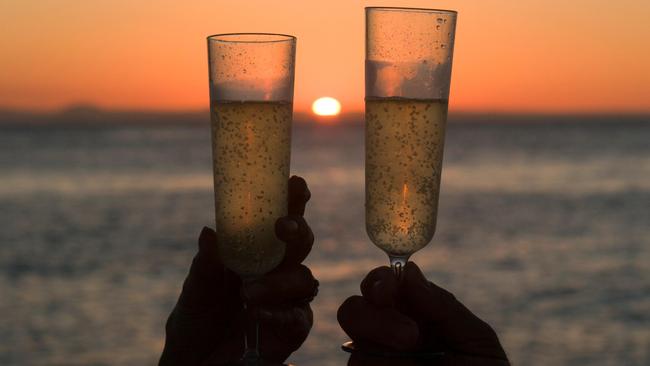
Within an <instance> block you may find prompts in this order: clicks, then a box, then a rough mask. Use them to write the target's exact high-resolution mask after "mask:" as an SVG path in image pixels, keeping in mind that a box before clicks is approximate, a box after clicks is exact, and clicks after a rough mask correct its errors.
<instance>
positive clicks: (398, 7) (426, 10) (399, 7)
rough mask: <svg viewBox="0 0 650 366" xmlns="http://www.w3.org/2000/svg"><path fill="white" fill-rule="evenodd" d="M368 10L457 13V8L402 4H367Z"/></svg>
mask: <svg viewBox="0 0 650 366" xmlns="http://www.w3.org/2000/svg"><path fill="white" fill-rule="evenodd" d="M368 10H384V11H403V12H414V13H434V14H449V15H457V14H458V12H457V11H456V10H447V9H429V8H407V7H401V6H366V11H368Z"/></svg>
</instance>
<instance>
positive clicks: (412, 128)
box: [366, 98, 447, 256]
mask: <svg viewBox="0 0 650 366" xmlns="http://www.w3.org/2000/svg"><path fill="white" fill-rule="evenodd" d="M446 121H447V101H446V100H417V99H404V98H368V99H367V100H366V231H367V232H368V235H369V236H370V239H371V240H372V242H373V243H375V245H377V246H378V247H380V248H382V249H383V250H384V251H386V252H387V253H389V254H392V255H397V256H402V255H410V254H412V253H414V252H416V251H417V250H419V249H421V248H422V247H424V246H425V245H427V244H428V243H429V241H431V239H432V238H433V234H434V232H435V230H436V218H437V212H438V196H439V192H440V172H441V168H442V153H443V146H444V139H445V126H446Z"/></svg>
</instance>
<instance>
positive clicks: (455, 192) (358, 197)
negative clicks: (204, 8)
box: [0, 121, 650, 366]
mask: <svg viewBox="0 0 650 366" xmlns="http://www.w3.org/2000/svg"><path fill="white" fill-rule="evenodd" d="M293 142H294V144H293V156H292V172H293V173H294V174H298V175H301V176H303V177H305V178H306V180H307V181H308V183H309V185H310V188H311V190H312V193H313V198H312V201H311V202H310V203H309V206H308V209H307V218H308V221H309V222H310V223H311V225H312V227H313V230H314V232H315V235H316V240H317V241H316V245H315V246H314V249H313V251H312V253H311V255H310V257H309V258H308V260H307V264H308V265H309V266H310V267H311V269H312V271H313V272H314V274H315V275H316V277H317V278H318V279H319V280H320V282H321V289H320V293H319V296H318V297H317V298H316V299H315V301H314V303H313V309H314V312H315V325H314V328H313V330H312V332H311V334H310V336H309V338H308V340H307V341H306V342H305V344H304V346H303V347H302V348H301V349H300V350H298V351H297V352H296V353H295V354H294V355H292V357H291V358H290V361H292V362H294V363H296V364H297V365H345V364H346V362H347V355H346V354H345V353H343V352H342V351H340V349H339V345H340V343H341V342H342V341H344V340H346V337H345V335H344V334H343V332H342V331H341V330H340V329H339V327H338V324H337V322H336V317H335V313H336V309H337V307H338V305H339V304H340V303H341V302H342V301H343V300H344V299H345V298H346V297H347V296H350V295H352V294H357V293H358V292H359V289H358V284H359V283H360V281H361V279H362V278H363V277H364V275H365V273H366V272H367V271H368V270H370V269H372V268H374V267H376V266H378V265H383V264H385V263H386V262H387V259H386V257H385V255H384V254H383V253H382V252H381V251H380V250H379V249H378V248H376V247H374V246H373V245H372V244H371V243H370V242H369V241H368V239H367V236H366V234H365V232H364V216H363V181H364V170H363V129H362V127H361V126H358V125H348V126H341V125H335V126H327V125H315V124H305V125H298V126H296V127H295V129H294V138H293ZM213 219H214V215H213V202H212V178H211V164H210V141H209V129H208V125H207V124H205V125H190V126H183V125H182V124H178V125H158V126H142V125H139V126H129V125H123V126H81V125H78V126H74V125H67V126H40V127H34V126H31V127H30V126H2V127H0V228H1V230H0V314H2V316H0V365H7V366H9V365H151V364H155V363H156V362H157V359H158V357H159V354H160V352H161V349H162V346H163V340H164V323H165V320H166V317H167V315H168V313H169V311H170V310H171V309H172V307H173V304H174V303H175V301H176V298H177V296H178V293H179V291H180V288H181V284H182V281H183V278H184V277H185V275H186V272H187V269H188V267H189V264H190V261H191V258H192V256H193V255H194V252H195V250H196V238H197V236H198V233H199V231H200V229H201V228H202V226H204V225H212V222H213ZM412 259H413V260H414V261H416V262H417V263H418V264H419V265H420V266H421V267H422V268H423V270H424V271H425V272H426V275H427V276H428V277H429V278H430V279H431V280H433V281H434V282H436V283H437V284H439V285H441V286H443V287H445V288H447V289H449V290H450V291H452V292H453V293H454V294H456V295H457V297H458V298H459V299H461V300H462V301H463V302H464V303H465V304H466V305H467V306H468V307H469V308H470V309H472V310H473V311H474V312H475V313H477V314H478V315H479V316H480V317H482V318H483V319H485V320H486V321H488V322H489V323H490V324H492V325H493V326H494V328H495V329H496V330H497V332H498V334H499V335H500V338H501V340H502V343H503V345H504V347H505V349H506V351H507V352H508V354H509V356H510V357H511V359H512V361H514V363H515V364H517V365H648V364H650V123H623V122H617V121H613V122H611V123H591V122H584V121H583V122H581V123H569V122H566V123H561V124H557V123H555V124H554V123H535V124H527V125H517V124H472V123H451V124H450V127H449V129H448V137H447V142H446V148H445V160H444V167H443V179H442V193H441V199H440V210H439V219H438V229H437V233H436V236H435V237H434V239H433V241H432V243H431V244H430V245H429V246H428V247H426V248H425V249H423V250H422V251H420V252H419V253H417V254H416V255H415V256H414V257H413V258H412Z"/></svg>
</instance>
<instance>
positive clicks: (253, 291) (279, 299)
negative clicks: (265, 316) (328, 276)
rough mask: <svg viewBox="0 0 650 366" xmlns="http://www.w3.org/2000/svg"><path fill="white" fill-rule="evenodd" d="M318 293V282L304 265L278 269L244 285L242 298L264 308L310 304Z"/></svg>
mask: <svg viewBox="0 0 650 366" xmlns="http://www.w3.org/2000/svg"><path fill="white" fill-rule="evenodd" d="M317 291H318V281H317V280H316V279H315V278H314V276H313V275H312V273H311V271H310V270H309V268H307V267H305V266H303V265H296V266H291V267H282V268H277V269H276V270H274V271H272V272H270V273H268V274H266V275H265V276H263V277H261V278H259V279H257V280H255V281H251V282H248V283H244V284H243V285H242V296H244V298H245V299H246V301H247V302H249V303H250V304H252V305H262V306H274V305H281V304H291V303H294V302H309V301H311V299H313V298H314V296H316V294H317Z"/></svg>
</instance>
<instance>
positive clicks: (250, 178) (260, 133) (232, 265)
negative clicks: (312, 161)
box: [211, 102, 292, 277]
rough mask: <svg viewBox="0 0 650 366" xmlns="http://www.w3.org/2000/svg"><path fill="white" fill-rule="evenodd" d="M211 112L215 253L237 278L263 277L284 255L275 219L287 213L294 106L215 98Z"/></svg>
mask: <svg viewBox="0 0 650 366" xmlns="http://www.w3.org/2000/svg"><path fill="white" fill-rule="evenodd" d="M211 110H212V113H211V115H212V152H213V161H214V188H215V189H214V191H215V192H214V193H215V206H216V232H217V238H218V251H219V257H220V259H221V261H222V262H223V263H224V264H225V265H226V266H227V267H228V268H229V269H231V270H233V271H234V272H236V273H238V274H239V275H241V276H244V277H246V276H256V275H261V274H264V273H266V272H268V271H270V270H272V269H273V268H275V267H276V266H277V265H278V264H279V263H280V262H281V261H282V259H283V257H284V251H285V244H284V243H283V242H282V241H280V240H279V239H278V238H277V237H276V236H275V221H276V220H277V219H278V218H279V217H281V216H285V215H286V214H287V188H288V187H287V180H288V178H289V163H290V151H291V117H292V104H291V103H288V102H213V103H212V105H211Z"/></svg>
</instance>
